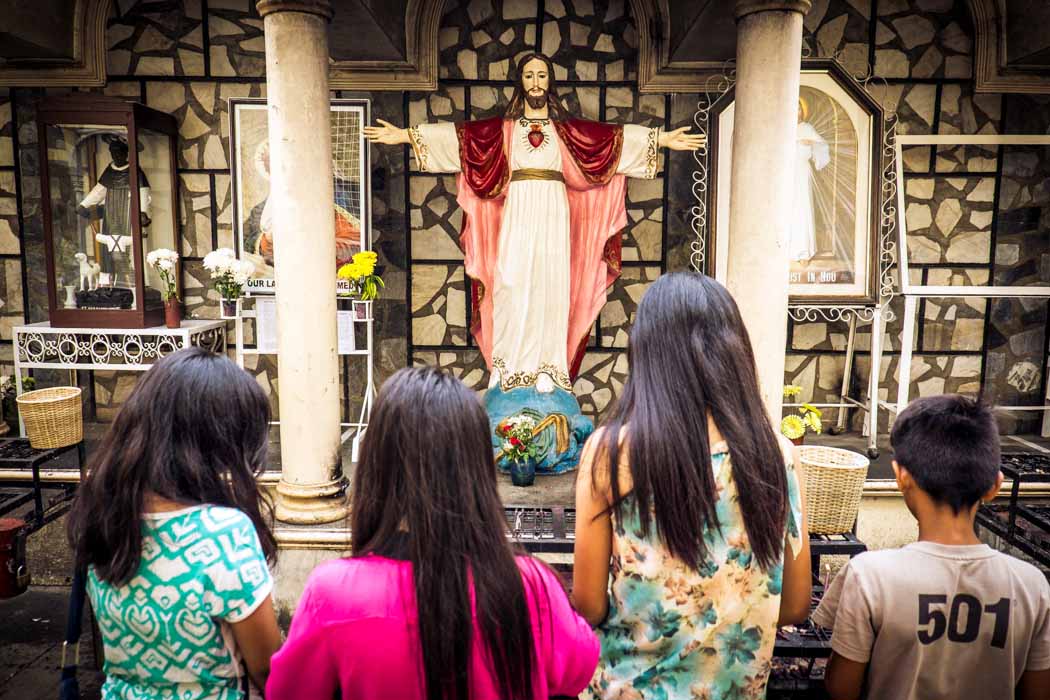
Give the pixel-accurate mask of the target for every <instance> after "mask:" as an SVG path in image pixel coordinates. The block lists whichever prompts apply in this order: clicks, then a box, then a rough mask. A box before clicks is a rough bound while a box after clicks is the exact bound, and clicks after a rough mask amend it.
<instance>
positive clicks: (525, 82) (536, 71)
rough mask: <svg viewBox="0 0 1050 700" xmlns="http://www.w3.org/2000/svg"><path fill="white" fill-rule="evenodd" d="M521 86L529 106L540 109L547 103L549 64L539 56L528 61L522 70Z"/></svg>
mask: <svg viewBox="0 0 1050 700" xmlns="http://www.w3.org/2000/svg"><path fill="white" fill-rule="evenodd" d="M521 87H522V89H523V90H524V91H525V101H526V102H528V103H529V107H532V108H533V109H540V108H541V107H543V106H544V105H545V104H547V90H548V88H549V87H550V75H549V74H548V73H547V64H546V63H544V62H543V61H542V60H540V59H538V58H534V59H532V60H531V61H529V62H528V63H526V64H525V67H524V68H523V69H522V71H521Z"/></svg>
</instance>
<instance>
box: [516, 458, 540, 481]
mask: <svg viewBox="0 0 1050 700" xmlns="http://www.w3.org/2000/svg"><path fill="white" fill-rule="evenodd" d="M534 481H536V460H534V459H525V460H522V461H520V462H511V463H510V483H512V484H514V485H515V486H532V483H533V482H534Z"/></svg>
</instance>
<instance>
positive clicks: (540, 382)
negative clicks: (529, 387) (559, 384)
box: [536, 372, 554, 394]
mask: <svg viewBox="0 0 1050 700" xmlns="http://www.w3.org/2000/svg"><path fill="white" fill-rule="evenodd" d="M536 391H538V392H539V393H541V394H550V393H551V392H553V391H554V380H553V379H551V376H550V375H549V374H547V373H546V372H544V373H543V374H541V375H540V376H539V377H537V378H536Z"/></svg>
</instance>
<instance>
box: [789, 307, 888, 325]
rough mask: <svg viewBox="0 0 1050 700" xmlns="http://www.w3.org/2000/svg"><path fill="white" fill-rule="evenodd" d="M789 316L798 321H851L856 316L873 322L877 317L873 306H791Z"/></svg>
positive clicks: (861, 319)
mask: <svg viewBox="0 0 1050 700" xmlns="http://www.w3.org/2000/svg"><path fill="white" fill-rule="evenodd" d="M788 316H789V317H791V319H792V320H793V321H795V322H796V323H814V322H817V321H821V320H824V321H827V322H828V323H835V322H837V321H849V320H850V317H851V316H856V317H857V320H858V321H861V322H863V323H871V322H872V320H874V318H875V307H873V306H813V305H803V306H789V307H788Z"/></svg>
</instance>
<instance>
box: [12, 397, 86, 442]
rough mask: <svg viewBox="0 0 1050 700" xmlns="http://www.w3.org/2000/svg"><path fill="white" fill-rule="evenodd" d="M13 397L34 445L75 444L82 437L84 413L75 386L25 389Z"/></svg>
mask: <svg viewBox="0 0 1050 700" xmlns="http://www.w3.org/2000/svg"><path fill="white" fill-rule="evenodd" d="M16 400H17V401H18V412H19V413H21V414H22V421H23V422H24V423H25V426H26V435H28V436H29V444H30V445H32V446H33V447H34V448H36V449H38V450H50V449H54V448H56V447H66V446H67V445H75V444H77V443H78V442H80V441H81V440H83V439H84V417H83V410H82V408H81V405H80V389H79V388H78V387H75V386H56V387H52V388H50V389H38V390H36V391H27V392H26V393H24V394H22V395H21V396H19V397H18V398H17V399H16Z"/></svg>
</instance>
